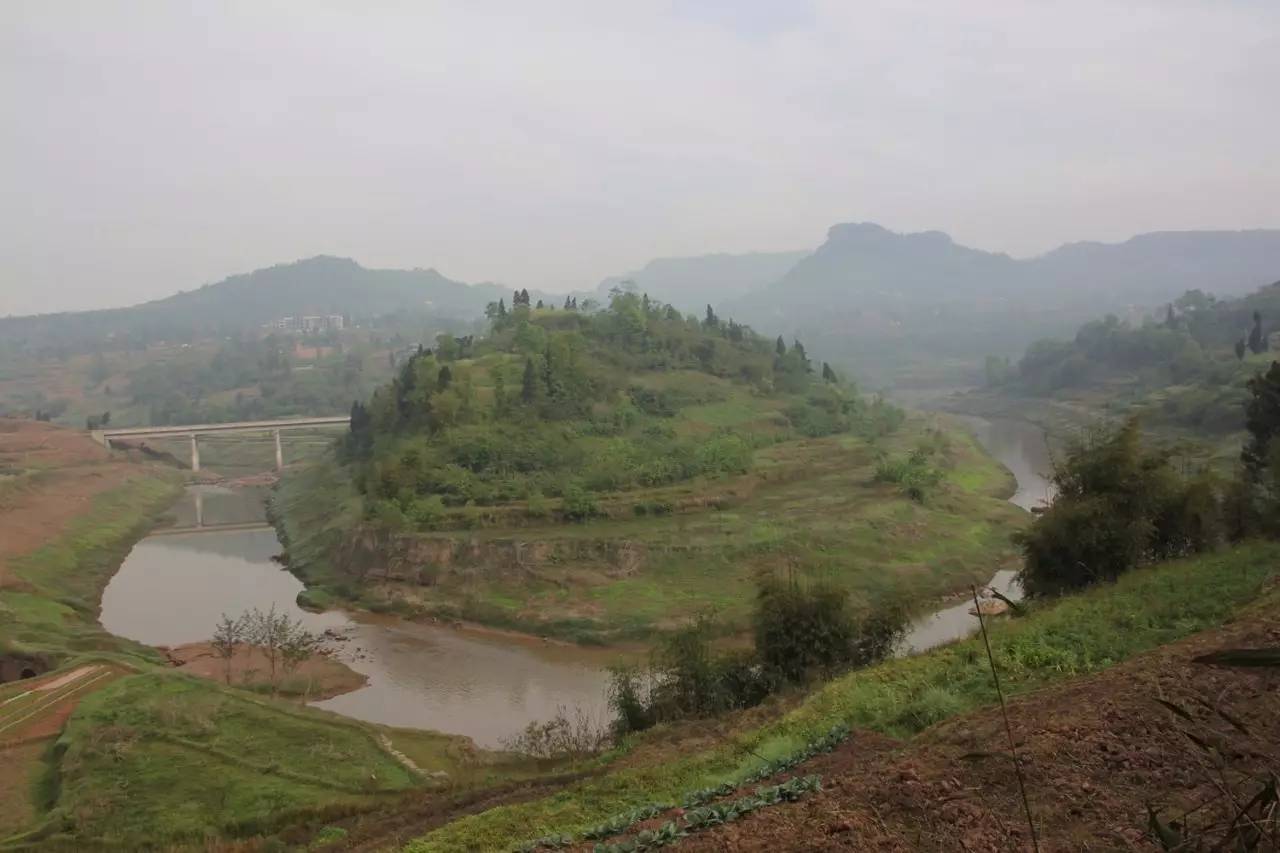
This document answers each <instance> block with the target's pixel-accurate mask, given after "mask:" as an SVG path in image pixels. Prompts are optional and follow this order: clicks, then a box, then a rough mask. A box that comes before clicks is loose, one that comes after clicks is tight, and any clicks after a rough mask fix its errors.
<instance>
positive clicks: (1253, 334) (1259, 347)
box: [1249, 311, 1267, 355]
mask: <svg viewBox="0 0 1280 853" xmlns="http://www.w3.org/2000/svg"><path fill="white" fill-rule="evenodd" d="M1249 351H1250V352H1251V353H1253V354H1254V355H1257V354H1259V353H1263V352H1266V351H1267V336H1266V335H1264V334H1262V315H1261V314H1259V313H1258V312H1257V311H1254V312H1253V328H1252V329H1250V330H1249Z"/></svg>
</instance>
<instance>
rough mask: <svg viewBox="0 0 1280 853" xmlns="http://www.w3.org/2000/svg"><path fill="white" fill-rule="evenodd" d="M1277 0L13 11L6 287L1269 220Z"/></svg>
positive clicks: (508, 269) (602, 267)
mask: <svg viewBox="0 0 1280 853" xmlns="http://www.w3.org/2000/svg"><path fill="white" fill-rule="evenodd" d="M1278 34H1280V3H1276V2H1272V0H1256V2H1229V0H1204V2H1192V0H1149V2H1124V1H1123V0H1072V2H1062V3H1055V2H1048V0H1045V2H1030V0H1029V2H1025V3H1017V2H1013V0H963V2H946V0H917V2H902V0H897V2H884V3H871V2H854V0H833V2H823V0H815V2H812V3H808V4H805V3H802V2H799V0H778V2H765V0H707V2H695V0H689V2H653V3H650V2H644V0H628V2H625V3H620V2H619V3H615V2H608V0H584V1H583V2H554V0H543V2H528V0H518V2H496V1H495V2H487V0H469V2H456V3H453V2H439V3H432V2H411V0H403V2H389V1H388V2H375V0H362V2H354V0H353V2H347V3H328V2H320V0H305V2H301V1H300V2H268V1H267V0H249V2H228V0H219V1H218V2H188V3H182V2H176V0H156V2H125V0H113V2H102V0H86V2H63V0H30V2H26V0H4V2H3V3H2V4H0V93H2V96H3V106H4V110H3V122H4V127H3V133H0V178H2V183H0V187H2V188H3V198H4V201H3V205H0V314H5V313H27V312H33V311H48V310H59V309H66V308H81V307H100V306H108V305H119V304H126V303H131V302H135V301H139V300H143V299H148V298H154V297H158V296H163V295H167V294H169V293H171V292H174V291H176V290H179V289H189V288H192V287H195V286H198V285H200V284H203V283H207V282H210V281H215V280H217V279H220V278H222V277H224V276H226V275H229V274H232V273H236V272H241V271H246V270H249V269H254V268H257V267H261V266H267V265H270V264H272V263H277V262H281V261H290V260H294V259H296V258H299V257H304V256H310V255H315V254H335V255H345V256H350V257H354V258H356V259H357V260H359V261H360V262H362V263H364V264H365V265H367V266H388V267H415V266H421V267H428V266H434V267H436V268H437V269H439V270H440V271H441V272H443V273H445V274H446V275H449V276H451V277H453V278H459V279H463V280H468V281H478V280H486V279H487V280H497V281H502V282H505V283H509V284H513V285H523V286H529V287H535V286H536V287H542V288H546V289H549V290H565V289H569V288H574V287H588V286H592V285H594V284H595V283H596V282H597V281H599V279H601V278H602V277H604V276H606V275H609V274H613V273H619V272H624V271H626V270H629V269H632V268H635V267H637V266H639V265H641V264H643V263H644V262H645V261H647V260H648V259H650V258H652V257H655V256H663V255H679V254H699V253H705V252H711V251H746V250H760V249H792V248H808V247H813V246H816V245H817V244H819V243H820V242H821V241H822V239H823V236H824V234H825V231H826V228H827V227H828V226H829V225H831V224H832V223H835V222H840V221H855V220H870V221H875V222H879V223H881V224H883V225H885V226H887V227H889V228H893V229H895V230H900V231H908V230H921V229H928V228H938V229H942V230H944V231H947V232H948V233H950V234H951V235H952V236H953V237H955V238H956V239H957V240H958V241H960V242H963V243H967V244H970V245H975V246H978V247H981V248H986V249H992V250H1002V251H1007V252H1009V253H1011V254H1016V255H1027V254H1034V253H1038V252H1040V251H1044V250H1046V249H1048V248H1051V247H1052V246H1054V245H1056V244H1058V243H1061V242H1065V241H1071V240H1078V239H1104V240H1119V239H1124V238H1126V237H1128V236H1130V235H1132V234H1134V233H1137V232H1142V231H1151V230H1160V229H1184V228H1250V227H1280V109H1277V103H1280V35H1278Z"/></svg>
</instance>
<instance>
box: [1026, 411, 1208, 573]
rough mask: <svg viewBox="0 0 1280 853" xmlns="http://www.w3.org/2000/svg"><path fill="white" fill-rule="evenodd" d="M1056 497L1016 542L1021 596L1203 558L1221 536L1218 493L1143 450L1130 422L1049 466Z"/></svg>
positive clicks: (1090, 438)
mask: <svg viewBox="0 0 1280 853" xmlns="http://www.w3.org/2000/svg"><path fill="white" fill-rule="evenodd" d="M1052 479H1053V483H1054V486H1055V487H1056V489H1057V496H1056V497H1055V499H1054V502H1053V504H1052V505H1051V506H1050V507H1049V508H1048V509H1047V510H1045V511H1044V512H1043V513H1041V515H1040V516H1039V518H1038V519H1037V520H1036V521H1035V523H1034V524H1032V526H1031V527H1030V528H1029V529H1028V530H1026V531H1024V532H1022V533H1019V534H1018V535H1017V536H1016V538H1015V541H1016V542H1018V544H1019V545H1021V547H1022V552H1023V556H1024V558H1025V564H1024V566H1023V569H1022V572H1021V574H1020V578H1021V581H1022V586H1023V589H1024V590H1025V591H1026V592H1027V594H1028V595H1049V594H1057V593H1061V592H1065V591H1068V590H1073V589H1079V588H1081V587H1084V586H1087V585H1089V584H1092V583H1096V582H1098V581H1108V580H1114V579H1115V578H1117V577H1118V576H1119V575H1120V574H1121V573H1123V572H1126V571H1128V570H1129V569H1131V568H1133V567H1134V566H1137V565H1141V564H1143V563H1147V562H1152V561H1154V560H1161V559H1166V558H1170V557H1176V556H1182V555H1185V554H1190V553H1195V552H1198V551H1203V550H1205V549H1207V548H1211V547H1213V546H1214V545H1215V544H1216V543H1217V542H1218V541H1219V539H1220V538H1221V536H1222V529H1223V525H1222V520H1221V519H1222V513H1221V508H1220V503H1219V499H1218V496H1217V492H1216V490H1215V488H1214V486H1213V485H1212V483H1211V481H1209V480H1205V479H1203V478H1201V479H1197V480H1193V481H1191V482H1185V481H1183V480H1182V479H1181V478H1180V477H1178V476H1177V475H1176V474H1175V473H1174V471H1173V470H1172V468H1171V467H1170V465H1169V462H1168V458H1167V457H1166V456H1165V455H1163V454H1160V453H1156V452H1151V451H1148V450H1146V449H1145V448H1144V447H1143V446H1142V441H1141V434H1140V432H1139V429H1138V422H1137V420H1136V419H1130V420H1129V421H1127V422H1126V423H1125V424H1124V425H1123V426H1121V427H1119V428H1118V429H1116V430H1114V431H1110V432H1108V431H1100V432H1095V433H1093V434H1091V435H1089V436H1086V437H1085V438H1084V439H1082V440H1080V441H1078V442H1077V443H1076V444H1074V445H1073V446H1072V447H1071V448H1070V449H1069V450H1068V451H1067V454H1066V457H1065V459H1064V460H1063V461H1062V462H1061V463H1060V464H1058V465H1057V466H1056V469H1055V471H1054V473H1053V478H1052Z"/></svg>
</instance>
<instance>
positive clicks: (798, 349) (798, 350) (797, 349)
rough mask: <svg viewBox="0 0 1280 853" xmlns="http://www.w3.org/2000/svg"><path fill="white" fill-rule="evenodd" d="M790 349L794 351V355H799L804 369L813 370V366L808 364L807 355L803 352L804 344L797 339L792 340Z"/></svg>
mask: <svg viewBox="0 0 1280 853" xmlns="http://www.w3.org/2000/svg"><path fill="white" fill-rule="evenodd" d="M791 351H792V352H794V353H795V354H796V355H798V356H800V363H801V364H802V365H804V369H805V370H806V371H812V370H813V368H812V367H810V366H809V358H808V356H806V355H805V354H804V344H802V343H800V341H799V340H796V341H794V342H792V344H791Z"/></svg>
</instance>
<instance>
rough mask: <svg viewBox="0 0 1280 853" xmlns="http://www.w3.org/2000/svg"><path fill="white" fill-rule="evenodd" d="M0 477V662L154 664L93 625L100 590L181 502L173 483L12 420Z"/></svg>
mask: <svg viewBox="0 0 1280 853" xmlns="http://www.w3.org/2000/svg"><path fill="white" fill-rule="evenodd" d="M0 470H4V471H6V472H7V473H6V474H5V476H4V479H3V480H0V613H2V614H3V616H4V617H5V618H3V619H0V657H3V656H4V655H6V654H9V655H20V654H27V653H31V654H38V655H39V656H41V658H42V660H44V661H45V665H46V666H51V665H55V664H57V663H59V662H61V661H63V660H66V659H67V658H68V657H70V656H72V655H74V654H77V653H81V654H82V653H84V652H87V651H98V652H127V653H129V654H134V655H140V656H142V657H144V658H150V659H154V655H152V654H150V653H149V652H148V651H147V650H146V649H144V648H142V647H140V646H137V645H136V644H132V643H128V642H126V641H122V640H120V639H119V638H116V637H113V636H112V635H110V634H108V633H107V632H105V631H103V630H102V628H101V627H100V626H99V625H98V624H97V615H98V609H99V605H100V601H101V593H102V588H103V586H104V585H105V584H106V582H107V580H108V579H109V578H110V577H111V574H112V573H113V572H114V571H115V569H116V566H118V565H119V563H120V560H121V559H123V557H124V555H125V554H126V553H128V550H129V549H130V548H131V547H132V546H133V543H134V542H136V541H137V540H138V539H139V538H140V537H141V536H142V535H143V534H144V533H145V532H146V531H147V530H148V529H149V528H150V527H151V526H152V525H153V524H154V523H155V522H156V520H157V519H158V518H159V517H160V516H161V515H162V514H163V513H164V512H165V510H166V509H167V508H168V507H169V505H170V504H171V503H172V501H173V500H174V498H175V497H176V496H177V495H178V494H179V493H180V492H181V484H180V481H179V478H178V477H177V476H176V475H174V474H173V473H172V472H169V471H167V470H164V469H161V468H158V467H155V466H151V465H144V464H140V463H138V462H135V461H131V460H129V459H128V458H126V457H124V456H122V455H114V454H112V453H110V452H109V451H107V450H106V449H104V448H102V447H100V446H99V445H97V444H95V443H94V442H93V441H92V440H91V439H89V437H88V436H86V435H83V434H81V433H76V432H73V431H71V430H65V429H60V428H57V427H51V426H49V425H48V424H44V423H39V422H36V421H26V420H15V419H0Z"/></svg>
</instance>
